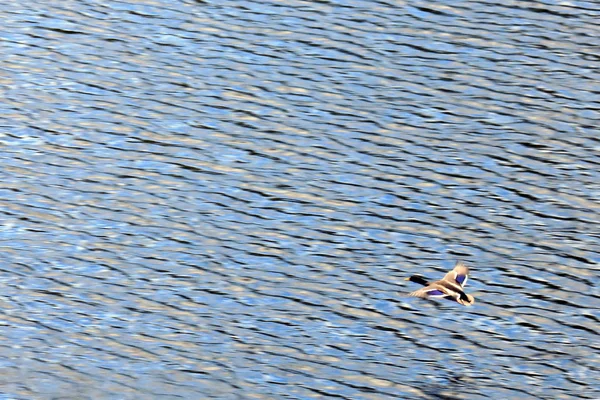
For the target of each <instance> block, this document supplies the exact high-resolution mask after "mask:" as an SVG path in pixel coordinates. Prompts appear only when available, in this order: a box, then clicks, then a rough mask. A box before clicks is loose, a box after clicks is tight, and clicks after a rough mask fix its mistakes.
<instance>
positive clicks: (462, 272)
mask: <svg viewBox="0 0 600 400" xmlns="http://www.w3.org/2000/svg"><path fill="white" fill-rule="evenodd" d="M468 279H469V267H467V266H466V265H465V264H464V263H463V262H462V261H459V262H457V263H456V265H455V266H454V268H453V269H452V271H450V272H448V273H447V274H446V276H444V279H443V280H445V281H449V282H452V283H456V284H458V285H459V286H460V287H461V288H463V287H465V285H466V284H467V280H468Z"/></svg>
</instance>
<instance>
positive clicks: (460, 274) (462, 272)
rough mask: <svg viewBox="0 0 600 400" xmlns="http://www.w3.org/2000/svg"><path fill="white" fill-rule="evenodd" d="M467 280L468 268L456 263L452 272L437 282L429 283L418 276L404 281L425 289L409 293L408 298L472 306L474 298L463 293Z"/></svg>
mask: <svg viewBox="0 0 600 400" xmlns="http://www.w3.org/2000/svg"><path fill="white" fill-rule="evenodd" d="M468 279H469V267H467V266H466V265H465V264H464V263H463V262H462V261H458V262H457V263H456V265H455V266H454V268H453V269H452V271H450V272H448V273H447V274H446V275H445V276H444V277H443V278H442V279H440V280H439V281H434V282H430V281H428V280H427V279H425V278H423V277H422V276H419V275H413V276H411V277H409V278H406V279H405V280H407V281H411V282H415V283H419V284H421V285H423V286H425V287H423V288H421V289H419V290H415V291H414V292H412V293H409V294H408V295H409V296H414V297H421V298H424V299H428V298H444V299H448V300H452V301H456V302H457V303H458V304H462V305H463V306H472V305H473V303H475V298H474V297H473V296H471V295H470V294H466V293H465V292H464V287H465V285H466V284H467V280H468Z"/></svg>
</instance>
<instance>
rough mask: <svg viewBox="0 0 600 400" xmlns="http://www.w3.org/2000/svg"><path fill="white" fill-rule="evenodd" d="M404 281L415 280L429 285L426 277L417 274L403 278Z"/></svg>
mask: <svg viewBox="0 0 600 400" xmlns="http://www.w3.org/2000/svg"><path fill="white" fill-rule="evenodd" d="M404 280H405V281H411V282H415V283H419V284H421V285H423V286H427V285H429V282H427V279H425V278H423V277H422V276H419V275H413V276H409V277H408V278H405V279H404Z"/></svg>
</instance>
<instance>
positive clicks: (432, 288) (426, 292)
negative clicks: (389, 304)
mask: <svg viewBox="0 0 600 400" xmlns="http://www.w3.org/2000/svg"><path fill="white" fill-rule="evenodd" d="M443 289H444V288H441V287H439V286H436V285H429V286H425V287H424V288H421V289H419V290H415V291H414V292H412V293H409V294H408V295H409V296H413V297H421V298H424V299H425V298H429V297H446V296H448V294H447V293H446V292H445V291H444V290H443Z"/></svg>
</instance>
